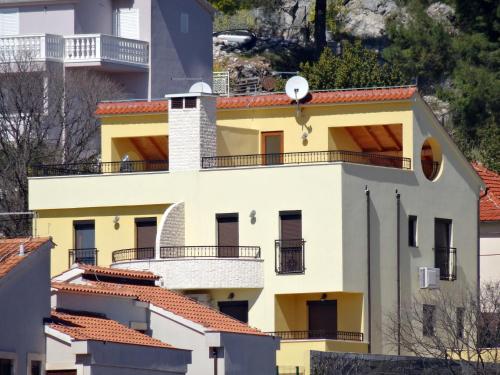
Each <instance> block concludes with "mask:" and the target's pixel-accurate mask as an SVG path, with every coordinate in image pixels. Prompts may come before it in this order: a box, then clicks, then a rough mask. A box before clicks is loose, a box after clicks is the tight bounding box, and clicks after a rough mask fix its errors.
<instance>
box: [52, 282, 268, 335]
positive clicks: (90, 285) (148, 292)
mask: <svg viewBox="0 0 500 375" xmlns="http://www.w3.org/2000/svg"><path fill="white" fill-rule="evenodd" d="M52 287H54V288H56V289H59V290H62V291H67V292H70V293H85V294H91V293H96V294H106V295H111V296H118V297H120V296H121V297H134V296H135V297H136V298H137V299H138V300H140V301H143V302H148V303H151V304H153V305H155V306H157V307H160V308H162V309H164V310H167V311H170V312H172V313H174V314H176V315H178V316H181V317H183V318H185V319H187V320H190V321H192V322H195V323H198V324H200V325H202V326H203V327H205V328H207V329H208V330H209V331H214V332H231V333H242V334H251V335H265V334H264V333H263V332H261V331H259V330H257V329H255V328H252V327H249V326H248V325H247V324H244V323H242V322H240V321H239V320H236V319H234V318H232V317H229V316H227V315H224V314H222V313H221V312H219V311H217V310H215V309H212V308H210V307H208V306H205V305H202V304H201V303H198V302H196V301H194V300H192V299H190V298H188V297H186V296H183V295H181V294H178V293H176V292H173V291H171V290H168V289H164V288H160V287H157V286H141V285H130V284H115V283H107V282H106V283H105V282H87V283H86V284H84V285H83V284H69V283H54V282H53V283H52Z"/></svg>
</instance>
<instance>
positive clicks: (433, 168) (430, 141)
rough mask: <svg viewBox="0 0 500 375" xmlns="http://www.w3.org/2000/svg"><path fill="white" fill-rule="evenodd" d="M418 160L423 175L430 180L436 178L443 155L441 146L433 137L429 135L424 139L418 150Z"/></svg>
mask: <svg viewBox="0 0 500 375" xmlns="http://www.w3.org/2000/svg"><path fill="white" fill-rule="evenodd" d="M420 161H421V163H422V171H423V172H424V175H425V177H427V179H429V180H430V181H434V180H436V178H437V177H438V175H439V171H440V170H441V165H442V161H443V155H442V153H441V146H440V145H439V143H438V142H437V141H436V140H435V139H434V138H432V137H429V138H427V139H426V140H425V142H424V144H423V145H422V150H421V151H420Z"/></svg>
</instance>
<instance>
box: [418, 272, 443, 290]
mask: <svg viewBox="0 0 500 375" xmlns="http://www.w3.org/2000/svg"><path fill="white" fill-rule="evenodd" d="M418 273H419V279H420V288H421V289H437V288H439V268H432V267H420V268H419V269H418Z"/></svg>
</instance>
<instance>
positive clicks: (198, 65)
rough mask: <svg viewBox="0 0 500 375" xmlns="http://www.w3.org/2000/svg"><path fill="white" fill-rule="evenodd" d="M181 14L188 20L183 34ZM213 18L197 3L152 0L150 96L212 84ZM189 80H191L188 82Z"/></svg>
mask: <svg viewBox="0 0 500 375" xmlns="http://www.w3.org/2000/svg"><path fill="white" fill-rule="evenodd" d="M181 14H187V15H188V18H189V21H188V23H189V31H188V33H185V34H184V33H181ZM212 60H213V56H212V17H211V15H210V13H209V12H208V11H207V10H205V9H204V8H203V7H201V6H200V4H199V3H198V1H196V0H189V1H186V0H169V1H163V0H151V91H150V92H151V95H150V96H151V97H152V98H162V97H163V96H164V95H165V94H174V93H183V92H188V90H189V87H191V85H192V84H193V83H195V82H196V81H200V80H203V81H205V82H207V83H209V84H212ZM185 78H187V79H188V80H186V79H185Z"/></svg>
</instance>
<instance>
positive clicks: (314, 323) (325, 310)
mask: <svg viewBox="0 0 500 375" xmlns="http://www.w3.org/2000/svg"><path fill="white" fill-rule="evenodd" d="M307 307H308V315H309V338H329V339H336V336H337V301H308V302H307Z"/></svg>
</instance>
